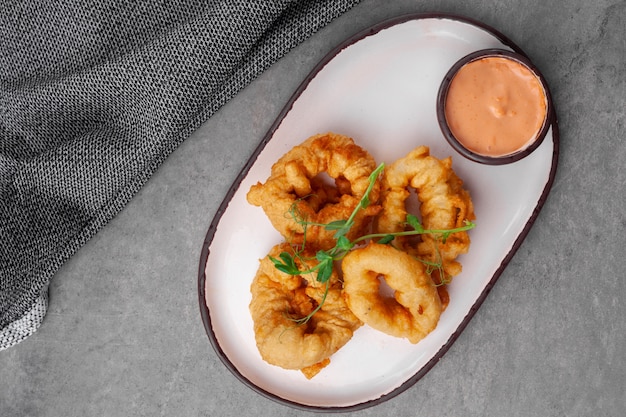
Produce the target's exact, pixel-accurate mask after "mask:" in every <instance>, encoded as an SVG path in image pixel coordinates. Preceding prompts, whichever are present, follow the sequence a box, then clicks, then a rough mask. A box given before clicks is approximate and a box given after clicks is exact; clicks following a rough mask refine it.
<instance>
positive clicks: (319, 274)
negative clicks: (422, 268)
mask: <svg viewBox="0 0 626 417" xmlns="http://www.w3.org/2000/svg"><path fill="white" fill-rule="evenodd" d="M384 167H385V164H384V163H382V164H380V165H379V166H378V167H377V168H376V169H375V170H374V171H372V173H371V174H370V176H369V178H368V180H369V185H368V188H367V190H366V191H365V193H364V194H363V196H362V197H361V200H360V201H359V203H358V204H357V206H356V207H355V208H354V210H353V211H352V214H351V215H350V217H348V219H346V220H336V221H333V222H330V223H327V224H316V223H309V222H307V221H306V219H303V218H301V217H300V216H298V214H297V210H296V209H295V203H294V207H292V210H290V213H291V215H292V216H293V217H294V219H295V221H296V222H298V223H300V224H301V225H302V226H303V228H304V236H305V242H306V228H307V226H309V225H316V226H321V227H324V229H325V230H329V231H332V230H334V231H335V234H334V235H333V236H334V238H335V239H336V244H335V246H334V247H332V248H331V249H328V250H318V251H317V252H316V254H315V259H316V260H317V264H316V265H314V266H312V267H310V268H308V269H303V270H301V269H300V268H299V267H298V263H297V262H296V259H298V260H300V261H301V263H303V264H304V261H306V260H307V259H304V258H302V253H303V251H304V246H305V244H304V243H303V244H302V246H301V247H300V249H299V250H297V251H295V253H294V254H291V253H289V252H281V253H280V254H279V255H278V258H275V257H271V256H270V260H271V261H272V263H273V264H274V266H275V267H276V268H277V269H278V270H280V271H282V272H284V273H286V274H289V275H306V274H312V273H315V274H316V280H317V281H318V282H320V283H324V284H326V287H325V292H324V294H323V296H322V299H321V302H320V303H318V305H317V307H316V308H315V309H314V310H313V311H312V312H311V313H309V314H308V315H307V316H305V317H303V318H301V319H296V320H294V321H296V322H297V323H302V324H304V323H306V322H307V321H308V320H309V319H310V318H311V317H313V315H314V314H315V313H316V312H317V311H318V310H319V309H320V308H321V307H322V304H323V303H324V300H325V299H326V295H327V294H328V290H329V288H330V277H331V275H332V273H333V266H334V263H335V261H339V260H341V259H343V257H345V256H346V255H347V254H348V252H350V250H352V249H353V248H354V247H355V246H356V245H358V244H359V243H361V242H363V241H366V240H376V239H378V240H376V242H377V243H381V244H388V243H391V242H392V241H393V240H394V239H395V238H396V237H399V236H412V235H422V234H431V235H435V236H437V237H439V238H440V239H441V241H442V242H443V243H445V242H446V240H447V239H448V237H449V236H450V235H451V234H453V233H459V232H465V231H468V230H470V229H473V228H474V227H476V224H475V223H474V222H471V221H469V220H465V221H464V225H463V226H461V227H457V228H453V229H425V228H424V227H423V225H422V224H421V222H420V221H419V219H418V218H417V217H416V216H414V215H412V214H407V217H406V221H405V226H407V229H408V230H405V231H402V232H395V233H371V234H367V235H363V236H360V237H358V238H356V239H354V240H352V241H351V240H350V239H348V238H347V237H346V235H347V234H348V232H349V231H350V228H351V227H352V226H353V225H354V219H355V218H356V216H357V214H358V212H359V211H360V210H363V209H365V208H367V207H368V206H369V205H370V204H371V201H370V197H369V196H370V193H371V192H372V189H373V188H374V185H375V183H376V180H377V179H378V176H379V175H380V174H381V172H382V171H383V169H384ZM308 260H310V258H309V259H308ZM422 262H424V263H425V264H426V265H427V266H428V268H429V271H433V270H435V269H438V270H440V271H441V270H442V265H441V262H439V263H435V262H429V261H423V260H422Z"/></svg>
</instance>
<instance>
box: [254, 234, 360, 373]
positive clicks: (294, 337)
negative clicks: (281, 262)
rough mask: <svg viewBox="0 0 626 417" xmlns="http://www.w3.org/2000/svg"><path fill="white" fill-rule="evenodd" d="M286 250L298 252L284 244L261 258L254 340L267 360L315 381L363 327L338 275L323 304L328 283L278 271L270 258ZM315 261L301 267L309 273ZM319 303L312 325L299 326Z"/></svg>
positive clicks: (255, 302) (255, 281)
mask: <svg viewBox="0 0 626 417" xmlns="http://www.w3.org/2000/svg"><path fill="white" fill-rule="evenodd" d="M283 251H287V252H290V253H293V252H292V247H291V245H288V244H280V245H276V246H275V247H274V248H272V250H271V252H270V253H269V255H268V256H266V257H265V258H263V259H261V263H260V266H259V269H258V271H257V274H256V277H255V278H254V280H253V282H252V284H251V286H250V291H251V293H252V301H251V302H250V312H251V315H252V319H253V322H254V335H255V339H256V344H257V348H258V350H259V353H260V354H261V357H262V358H263V360H265V361H266V362H268V363H270V364H272V365H276V366H279V367H281V368H285V369H295V370H301V371H302V372H303V373H304V374H305V376H306V377H307V378H311V377H313V376H314V375H315V374H316V373H317V372H319V371H320V370H321V369H322V368H323V367H324V366H326V365H327V364H328V362H329V358H330V356H332V355H333V354H334V353H335V352H337V351H338V350H339V349H340V348H341V347H342V346H343V345H345V344H346V343H347V342H348V341H349V340H350V339H351V338H352V334H353V332H354V331H355V330H356V329H357V328H359V327H360V326H361V325H362V323H361V321H360V320H359V319H358V318H357V317H356V316H355V315H354V314H353V313H352V312H351V311H350V309H349V308H348V306H347V304H346V302H345V301H344V299H343V296H342V290H341V283H340V281H339V278H338V275H337V273H336V272H333V274H332V276H331V278H330V280H329V288H328V292H327V294H326V297H325V299H324V300H322V299H323V297H324V293H325V291H326V284H325V283H320V282H318V281H317V280H316V279H315V277H314V275H315V274H314V273H313V274H307V275H305V276H298V275H288V274H285V273H283V272H281V271H279V270H278V269H276V267H275V266H274V264H273V263H272V261H271V260H270V259H269V256H272V257H278V256H279V254H280V253H281V252H283ZM296 259H298V258H297V257H296ZM314 262H315V261H311V264H310V265H308V266H307V265H299V268H300V269H301V270H305V269H306V268H310V267H311V266H312V265H313V264H314ZM320 304H321V308H320V309H319V310H318V311H317V312H315V313H314V314H313V316H312V317H311V319H310V320H309V321H308V322H307V323H305V324H298V323H297V322H296V321H295V319H298V318H302V317H305V316H307V315H308V314H309V313H311V312H312V311H313V310H314V309H315V307H316V306H318V305H320Z"/></svg>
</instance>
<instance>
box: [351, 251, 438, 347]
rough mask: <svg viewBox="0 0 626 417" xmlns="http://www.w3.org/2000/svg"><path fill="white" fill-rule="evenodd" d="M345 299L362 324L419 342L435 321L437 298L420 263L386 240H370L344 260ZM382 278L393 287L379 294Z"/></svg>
mask: <svg viewBox="0 0 626 417" xmlns="http://www.w3.org/2000/svg"><path fill="white" fill-rule="evenodd" d="M342 270H343V279H344V298H345V299H346V303H347V304H348V306H349V307H350V310H352V312H353V313H354V314H355V315H356V316H357V317H358V318H359V319H361V320H362V321H363V322H364V323H366V324H368V325H369V326H371V327H373V328H374V329H377V330H380V331H381V332H384V333H387V334H389V335H392V336H395V337H401V338H406V339H408V340H409V341H410V342H411V343H417V342H419V341H420V340H422V339H423V338H424V337H425V336H426V335H427V334H428V333H430V332H431V331H432V330H433V329H434V328H435V327H436V326H437V323H438V322H439V317H440V315H441V310H442V306H441V300H440V299H439V295H438V293H437V288H436V287H435V285H434V283H433V282H432V280H431V279H430V276H429V275H428V273H427V272H426V270H425V267H424V264H423V263H422V262H420V261H418V260H416V259H415V258H413V257H412V256H410V255H408V254H407V253H406V252H403V251H401V250H399V249H396V248H394V247H393V246H389V245H381V244H377V243H370V244H369V245H368V246H366V247H363V248H359V249H355V250H353V251H352V252H350V253H349V254H348V255H346V257H345V258H344V259H343V262H342ZM380 278H383V279H384V280H385V282H386V283H387V285H388V286H389V287H391V288H392V289H394V290H395V292H394V295H393V297H391V296H384V295H382V294H381V293H380V285H381V282H380Z"/></svg>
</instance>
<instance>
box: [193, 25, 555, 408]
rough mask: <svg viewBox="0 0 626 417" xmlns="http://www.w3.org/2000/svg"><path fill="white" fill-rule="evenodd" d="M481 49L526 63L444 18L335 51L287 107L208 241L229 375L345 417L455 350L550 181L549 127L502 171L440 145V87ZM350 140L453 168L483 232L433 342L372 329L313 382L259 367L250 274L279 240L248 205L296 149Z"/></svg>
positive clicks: (204, 294)
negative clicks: (311, 142) (326, 138)
mask: <svg viewBox="0 0 626 417" xmlns="http://www.w3.org/2000/svg"><path fill="white" fill-rule="evenodd" d="M483 48H505V49H514V50H516V51H517V52H522V51H521V50H520V49H519V48H518V47H516V46H515V45H514V44H513V43H512V42H510V41H509V40H507V39H506V38H505V37H504V36H503V35H501V34H499V33H497V32H496V31H494V30H493V29H491V28H488V27H486V26H485V25H482V24H480V23H478V22H474V21H470V20H467V19H464V18H459V17H455V16H448V15H411V16H403V17H400V18H397V19H394V20H392V21H388V22H384V23H382V24H380V25H378V26H376V27H374V28H371V29H370V30H368V31H365V32H363V33H361V34H359V35H357V36H355V37H353V38H351V39H349V40H347V41H346V42H345V43H344V44H342V45H340V46H339V47H338V48H336V49H335V50H334V51H333V52H332V53H331V54H329V55H328V57H327V58H326V59H324V60H323V61H322V62H321V63H320V64H319V65H318V67H317V68H316V69H315V70H314V71H313V72H312V73H311V74H310V76H309V77H308V78H307V80H305V82H304V83H303V84H302V86H301V87H300V88H299V89H298V91H297V92H296V93H295V95H294V96H293V98H292V100H291V101H290V102H289V104H288V105H287V106H286V107H285V110H284V111H283V113H282V114H281V115H280V117H279V118H278V120H277V121H276V122H275V124H274V126H273V128H272V129H271V130H270V132H268V134H267V136H266V137H265V138H264V140H263V142H262V143H261V144H260V146H259V147H258V149H257V151H256V152H255V154H254V156H253V157H252V158H251V159H250V160H249V161H248V163H247V165H246V167H245V169H244V170H243V171H242V173H241V174H240V176H239V178H238V179H237V181H236V182H235V184H233V186H232V188H231V190H230V192H229V194H228V195H227V196H226V198H225V200H224V202H223V203H222V206H221V208H220V210H219V211H218V213H217V215H216V216H215V218H214V220H213V222H212V224H211V226H210V228H209V230H208V233H207V237H206V240H205V242H204V247H203V249H202V255H201V260H200V270H199V280H198V290H199V298H200V300H199V301H200V309H201V313H202V318H203V321H204V324H205V327H206V331H207V334H208V336H209V339H210V341H211V343H212V345H213V347H214V348H215V350H216V351H217V353H218V355H219V356H220V358H221V359H222V361H223V362H224V364H225V365H226V366H227V367H228V368H229V369H230V370H231V371H232V372H233V373H234V374H235V375H236V376H237V377H238V378H239V379H241V380H242V381H243V382H244V383H245V384H247V385H248V386H250V387H251V388H252V389H254V390H256V391H257V392H259V393H261V394H262V395H265V396H267V397H269V398H271V399H273V400H276V401H279V402H281V403H284V404H288V405H291V406H294V407H298V408H304V409H308V410H318V411H319V410H324V411H336V410H339V411H346V410H347V409H351V410H354V409H359V408H365V407H369V406H372V405H375V404H378V403H380V402H381V401H385V400H387V399H389V398H392V397H394V396H396V395H397V394H399V393H400V392H402V391H404V390H405V389H407V388H408V387H410V386H411V385H412V384H414V383H415V382H416V381H417V380H419V378H421V377H422V376H423V375H424V374H425V373H426V372H427V371H428V370H429V369H430V368H431V367H432V366H433V365H434V364H435V363H436V361H437V359H438V358H440V357H441V355H443V353H444V352H445V351H446V350H447V349H448V348H449V346H450V345H451V344H452V343H453V342H454V340H455V339H456V337H457V336H458V334H459V333H460V332H461V330H462V329H463V328H464V327H465V326H466V325H467V323H468V321H469V320H470V319H471V317H472V315H473V314H474V312H475V311H476V310H477V309H478V307H479V306H480V304H481V303H482V301H483V300H484V298H485V297H486V295H487V293H488V292H489V290H490V289H491V287H492V286H493V285H494V283H495V281H496V280H497V278H498V276H499V275H500V273H501V272H502V270H503V269H504V268H505V266H506V264H507V263H508V262H509V260H510V259H511V257H512V256H513V254H514V252H515V251H516V250H517V248H518V247H519V245H520V244H521V241H522V240H523V238H524V237H525V236H526V234H527V232H528V230H529V229H530V227H531V225H532V223H533V221H534V219H535V217H536V216H537V214H538V211H539V209H540V208H541V206H542V204H543V202H544V200H545V198H546V197H547V194H548V192H549V189H550V186H551V184H552V180H553V177H554V174H555V170H556V163H557V157H558V132H557V124H556V120H554V121H553V123H552V129H551V130H550V132H549V133H548V136H547V138H546V140H544V142H543V143H542V145H541V146H540V147H539V148H538V149H537V150H536V151H535V152H534V153H533V154H531V155H530V156H529V157H527V158H526V159H523V160H521V161H519V162H516V163H513V164H510V165H504V166H487V165H479V164H477V163H474V162H471V161H469V160H466V159H463V158H462V157H461V156H460V155H458V154H456V153H455V151H454V150H453V149H452V148H451V147H450V146H449V145H448V144H447V142H446V141H445V140H444V138H443V136H442V134H441V131H440V129H439V126H438V124H437V117H436V97H437V91H438V89H439V85H440V83H441V81H442V79H443V77H444V75H445V74H446V72H447V70H448V69H449V68H450V67H451V66H452V64H453V63H454V62H455V61H457V60H458V59H460V58H461V57H463V56H464V55H466V54H468V53H470V52H473V51H475V50H478V49H483ZM327 131H333V132H336V133H340V134H344V135H348V136H351V137H353V138H354V139H355V141H356V142H357V143H358V144H359V145H361V146H362V147H364V148H365V149H367V150H368V151H370V153H371V154H372V155H374V157H375V158H376V160H377V162H379V163H380V162H383V161H384V162H386V163H390V162H392V161H394V160H395V159H397V158H400V157H402V156H404V155H405V154H406V153H407V152H408V151H409V150H411V149H412V148H414V147H415V146H418V145H428V146H429V147H430V149H431V153H432V154H433V155H435V156H437V157H439V158H443V157H447V156H449V155H451V156H452V157H453V168H454V170H455V171H456V172H457V174H458V175H459V176H460V177H461V178H462V179H463V180H464V181H465V185H466V187H467V188H468V189H469V191H470V192H471V195H472V198H473V201H474V205H475V211H476V224H477V227H476V228H475V229H474V230H472V231H471V239H472V243H471V248H470V251H469V253H468V254H467V255H464V256H463V257H462V258H461V259H460V261H461V262H462V264H463V272H462V273H461V274H460V275H458V276H457V277H456V278H455V279H454V281H453V283H452V284H451V285H450V286H449V293H450V304H449V306H448V308H447V309H446V310H445V312H444V313H443V315H442V316H441V319H440V322H439V324H438V326H437V328H436V329H435V330H434V331H433V332H432V333H431V334H430V335H429V336H427V337H426V338H425V339H424V340H423V341H421V342H419V343H418V344H416V345H412V344H410V343H409V342H407V341H406V340H403V339H397V338H393V337H390V336H387V335H385V334H382V333H380V332H377V331H374V330H372V329H371V328H369V327H368V326H363V327H361V328H360V329H359V330H357V332H356V333H355V335H354V337H353V338H352V340H351V341H350V342H349V343H348V344H347V345H346V346H344V347H343V348H342V349H341V350H340V351H339V352H338V353H336V354H335V355H334V356H333V357H332V358H331V363H330V365H329V366H327V367H326V368H325V369H323V370H322V372H320V373H319V374H318V375H317V376H315V377H314V378H313V379H312V380H307V379H306V378H305V377H304V376H303V375H302V374H301V373H300V372H298V371H287V370H283V369H281V368H278V367H275V366H271V365H268V364H267V363H265V362H264V361H263V360H262V359H261V357H260V355H259V353H258V351H257V348H256V345H255V341H254V332H253V328H252V319H251V317H250V312H249V310H248V304H249V303H250V298H251V296H250V283H251V281H252V279H253V277H254V275H255V273H256V270H257V267H258V260H259V259H260V258H262V257H264V256H265V255H266V254H267V253H268V252H269V250H270V248H271V247H272V246H274V245H275V244H276V243H278V242H280V241H281V240H282V239H281V236H280V235H279V234H278V233H277V232H276V231H275V230H274V229H273V228H272V226H271V225H270V223H269V221H268V219H267V218H266V216H265V214H264V213H263V211H262V210H261V209H260V208H258V207H253V206H251V205H250V204H248V203H247V201H246V193H247V192H248V190H249V188H250V186H251V185H252V184H255V183H256V182H257V181H265V180H266V179H267V177H268V176H269V174H270V167H271V165H272V164H273V163H274V162H275V161H276V160H277V159H278V158H279V157H280V156H282V155H283V154H284V153H285V152H287V151H288V150H289V149H291V148H292V147H293V146H294V145H297V144H298V143H300V142H302V141H303V140H305V139H306V138H308V137H309V136H312V135H314V134H317V133H323V132H327Z"/></svg>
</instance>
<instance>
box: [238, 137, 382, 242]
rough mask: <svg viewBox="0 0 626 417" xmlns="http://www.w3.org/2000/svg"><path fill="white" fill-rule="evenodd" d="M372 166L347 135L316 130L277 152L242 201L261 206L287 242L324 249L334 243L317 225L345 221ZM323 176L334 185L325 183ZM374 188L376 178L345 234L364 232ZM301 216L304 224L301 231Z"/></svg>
mask: <svg viewBox="0 0 626 417" xmlns="http://www.w3.org/2000/svg"><path fill="white" fill-rule="evenodd" d="M375 169H376V162H375V160H374V158H372V156H371V155H370V154H369V153H368V152H367V151H366V150H364V149H363V148H361V147H359V146H358V145H356V144H355V143H354V141H353V140H352V139H351V138H349V137H347V136H342V135H338V134H334V133H326V134H320V135H316V136H313V137H310V138H309V139H307V140H306V141H304V142H303V143H302V144H301V145H298V146H295V147H294V148H292V149H291V150H290V151H289V152H287V153H286V154H285V155H283V156H282V157H281V158H280V159H279V160H278V161H277V162H276V163H275V164H274V165H273V166H272V169H271V174H270V176H269V178H268V179H267V181H266V182H265V183H257V184H255V185H253V186H252V187H251V188H250V190H249V191H248V194H247V199H248V202H249V203H250V204H252V205H255V206H260V207H262V208H263V210H264V211H265V213H266V214H267V216H268V218H269V220H270V221H271V222H272V225H273V226H274V227H275V228H276V230H278V231H279V232H280V233H281V234H282V235H283V237H284V238H285V239H286V240H287V241H289V242H292V243H295V244H301V243H302V242H303V241H304V240H305V239H306V242H307V245H308V246H309V247H311V246H315V247H317V248H320V249H328V248H331V247H333V246H334V245H335V240H334V238H333V235H334V231H329V230H325V228H324V227H323V226H319V225H320V224H327V223H330V222H333V221H336V220H346V219H348V218H349V217H350V215H351V214H352V212H353V211H354V209H355V208H356V207H357V205H358V203H359V201H360V200H361V198H362V197H363V195H364V194H365V192H366V191H367V188H368V186H369V175H370V174H371V173H372V171H374V170H375ZM329 180H332V181H334V184H328V182H329ZM379 190H380V184H379V181H378V180H377V181H376V184H375V186H374V188H373V189H372V191H371V193H370V196H369V197H370V201H371V202H372V204H370V206H368V207H367V208H366V209H364V210H360V211H359V213H358V215H357V217H356V219H355V225H354V226H353V227H352V229H351V231H350V233H349V234H348V238H350V239H351V238H354V237H356V236H359V235H360V234H362V233H363V232H364V231H365V230H367V229H368V228H369V227H370V225H371V220H372V218H373V216H375V215H377V214H378V213H379V212H380V206H379V205H378V204H377V201H378V198H379ZM294 216H295V217H296V218H294ZM302 220H305V221H306V222H308V223H309V224H308V225H307V227H306V233H305V228H304V226H303V222H302Z"/></svg>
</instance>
